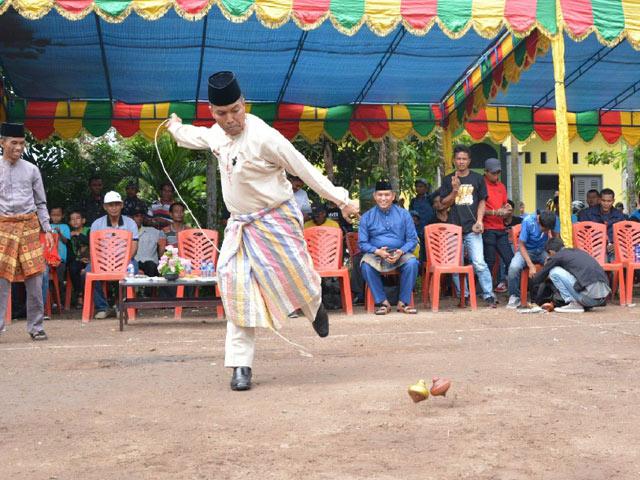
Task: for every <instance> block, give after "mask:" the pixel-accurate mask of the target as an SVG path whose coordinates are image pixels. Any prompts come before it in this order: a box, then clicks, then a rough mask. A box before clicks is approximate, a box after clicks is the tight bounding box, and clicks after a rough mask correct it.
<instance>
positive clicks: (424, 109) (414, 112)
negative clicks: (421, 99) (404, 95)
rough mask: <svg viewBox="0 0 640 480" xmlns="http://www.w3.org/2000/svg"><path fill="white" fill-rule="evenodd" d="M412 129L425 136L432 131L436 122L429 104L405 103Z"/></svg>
mask: <svg viewBox="0 0 640 480" xmlns="http://www.w3.org/2000/svg"><path fill="white" fill-rule="evenodd" d="M407 110H409V115H410V116H411V122H412V123H413V129H414V130H415V131H416V133H417V134H418V135H420V136H422V137H426V136H427V135H429V134H430V133H431V132H432V131H433V127H435V125H436V122H435V118H434V116H433V110H431V105H407Z"/></svg>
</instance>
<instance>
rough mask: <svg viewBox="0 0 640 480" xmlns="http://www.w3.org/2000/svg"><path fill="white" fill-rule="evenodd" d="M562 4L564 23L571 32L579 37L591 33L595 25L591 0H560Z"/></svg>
mask: <svg viewBox="0 0 640 480" xmlns="http://www.w3.org/2000/svg"><path fill="white" fill-rule="evenodd" d="M560 5H561V8H562V16H563V18H564V23H565V24H566V25H567V28H568V29H569V30H570V31H571V33H573V34H574V35H576V36H578V37H581V36H583V35H586V34H587V33H589V28H590V27H592V26H593V10H592V8H591V0H560Z"/></svg>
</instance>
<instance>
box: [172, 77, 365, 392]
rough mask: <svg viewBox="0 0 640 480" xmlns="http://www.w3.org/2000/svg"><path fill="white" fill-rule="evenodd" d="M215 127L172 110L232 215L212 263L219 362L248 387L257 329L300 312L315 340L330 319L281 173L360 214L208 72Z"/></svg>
mask: <svg viewBox="0 0 640 480" xmlns="http://www.w3.org/2000/svg"><path fill="white" fill-rule="evenodd" d="M209 103H210V104H211V105H210V107H209V108H210V109H211V115H212V116H213V118H214V120H215V121H216V124H215V125H213V126H212V127H211V128H206V127H194V126H192V125H182V120H181V119H180V118H178V117H177V116H176V115H175V114H172V116H171V119H170V122H169V127H168V128H169V132H170V133H171V134H172V135H173V137H174V138H175V139H176V141H177V143H178V145H180V146H182V147H186V148H191V149H198V150H205V149H210V150H211V151H212V152H213V154H214V155H215V156H216V157H217V158H218V165H219V168H220V179H221V183H222V196H223V198H224V202H225V204H226V206H227V209H228V210H229V212H230V213H231V218H230V219H229V222H228V224H227V228H226V229H225V235H224V242H223V244H222V248H221V251H220V258H219V260H218V282H219V286H220V291H221V296H222V303H223V305H224V309H225V313H226V315H227V319H228V322H227V338H226V343H225V366H226V367H230V368H233V375H232V378H231V389H232V390H248V389H250V388H251V366H252V363H253V356H254V351H255V328H254V327H267V328H273V329H278V328H279V327H280V324H279V321H278V320H279V319H283V318H286V317H287V315H288V314H290V313H292V312H294V311H296V310H298V309H300V310H302V312H303V313H304V315H305V316H306V317H307V318H308V319H309V320H311V321H313V328H314V330H315V331H316V332H317V333H318V335H320V336H321V337H325V336H327V335H328V334H329V319H328V317H327V313H326V311H325V309H324V307H323V306H322V303H321V300H322V298H321V289H320V276H319V275H318V274H317V273H316V272H315V270H314V269H313V262H312V260H311V257H310V256H309V253H308V252H307V249H306V245H305V241H304V235H303V223H302V214H301V212H300V210H299V209H298V206H297V205H296V202H295V200H294V198H293V190H292V188H291V183H290V182H289V181H288V180H287V172H289V173H290V174H292V175H295V176H298V177H300V178H301V179H302V180H303V181H304V182H305V183H306V184H307V185H309V187H311V188H312V189H313V190H315V191H316V192H317V193H318V194H319V195H320V196H322V197H324V198H326V199H328V200H331V201H332V202H334V203H336V204H337V205H338V206H339V207H340V209H341V210H342V214H343V215H344V216H345V218H349V217H351V216H353V215H356V214H357V213H358V206H357V204H356V203H355V202H353V201H351V200H349V192H347V191H346V190H345V189H343V188H340V187H335V186H334V185H333V184H332V183H331V182H330V181H329V180H328V179H327V178H326V177H324V176H323V175H322V174H321V173H320V172H319V171H318V170H316V169H315V167H313V165H311V164H310V163H309V162H308V161H307V160H306V159H305V158H304V157H303V156H302V154H300V152H298V151H297V150H296V149H295V148H294V146H293V145H291V143H290V142H289V141H288V140H287V139H286V138H284V137H283V136H282V135H281V134H280V133H279V132H278V131H277V130H275V129H273V128H271V127H270V126H269V125H267V124H266V123H265V122H263V121H262V120H260V119H259V118H258V117H255V116H253V115H251V114H247V113H245V103H244V97H243V96H242V92H241V91H240V86H239V84H238V82H237V80H236V78H235V75H234V74H233V73H232V72H218V73H215V74H213V75H211V77H209Z"/></svg>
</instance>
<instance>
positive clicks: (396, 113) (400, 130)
mask: <svg viewBox="0 0 640 480" xmlns="http://www.w3.org/2000/svg"><path fill="white" fill-rule="evenodd" d="M383 108H384V113H385V114H386V116H387V118H388V119H389V133H391V135H393V136H394V137H395V138H398V139H401V138H405V137H406V136H408V135H409V134H410V133H411V130H412V129H413V122H412V121H411V114H410V113H409V109H408V108H407V107H406V106H405V105H384V106H383ZM391 118H393V121H391ZM398 120H402V121H398ZM405 120H406V121H405Z"/></svg>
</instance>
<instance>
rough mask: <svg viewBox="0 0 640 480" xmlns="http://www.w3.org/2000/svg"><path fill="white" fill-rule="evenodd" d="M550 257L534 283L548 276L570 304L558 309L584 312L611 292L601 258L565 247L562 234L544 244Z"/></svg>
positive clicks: (604, 299) (597, 304) (569, 311)
mask: <svg viewBox="0 0 640 480" xmlns="http://www.w3.org/2000/svg"><path fill="white" fill-rule="evenodd" d="M545 250H546V251H547V253H548V254H549V259H548V260H547V262H546V263H545V264H544V268H543V269H542V270H540V271H539V272H538V273H536V275H535V276H534V277H533V281H532V283H536V284H537V283H540V282H543V281H544V280H545V279H546V278H547V277H548V278H549V280H551V282H553V285H554V286H555V288H556V289H557V290H558V292H560V295H561V296H562V298H563V300H564V301H565V302H566V303H567V305H565V306H563V307H558V308H556V309H555V311H556V312H561V313H582V312H584V309H585V308H587V309H590V308H593V307H597V306H599V305H603V304H604V303H605V301H606V299H607V296H608V295H609V294H610V293H611V288H609V281H608V279H607V275H606V273H605V272H604V269H603V268H602V266H601V265H600V264H599V263H598V261H597V260H596V259H595V258H593V257H592V256H591V255H589V254H588V253H587V252H585V251H584V250H580V249H577V248H564V243H563V242H562V239H561V238H559V237H555V238H552V239H551V240H549V241H548V242H547V244H546V246H545Z"/></svg>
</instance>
